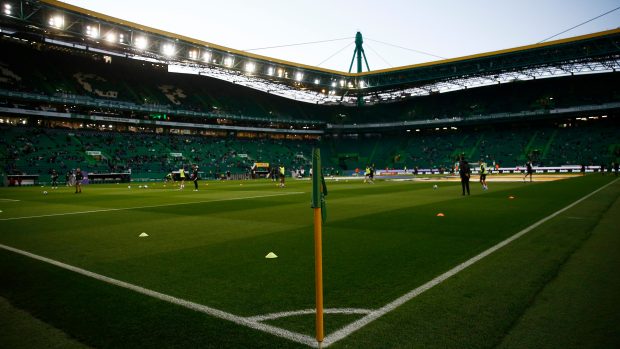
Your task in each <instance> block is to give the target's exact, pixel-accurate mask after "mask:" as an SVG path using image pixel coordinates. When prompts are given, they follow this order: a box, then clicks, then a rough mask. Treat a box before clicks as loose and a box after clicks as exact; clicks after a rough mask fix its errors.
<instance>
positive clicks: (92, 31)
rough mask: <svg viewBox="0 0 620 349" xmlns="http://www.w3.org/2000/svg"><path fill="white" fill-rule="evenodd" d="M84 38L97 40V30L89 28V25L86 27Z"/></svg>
mask: <svg viewBox="0 0 620 349" xmlns="http://www.w3.org/2000/svg"><path fill="white" fill-rule="evenodd" d="M86 36H90V37H91V38H93V39H97V38H98V37H99V29H97V27H91V26H90V25H87V26H86Z"/></svg>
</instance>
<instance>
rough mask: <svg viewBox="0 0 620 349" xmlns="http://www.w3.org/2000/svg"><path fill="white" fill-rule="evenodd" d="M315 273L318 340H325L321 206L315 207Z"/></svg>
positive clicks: (320, 341)
mask: <svg viewBox="0 0 620 349" xmlns="http://www.w3.org/2000/svg"><path fill="white" fill-rule="evenodd" d="M313 210H314V274H315V277H316V283H315V288H316V340H317V342H319V347H320V346H321V343H322V342H323V338H324V334H323V248H322V246H323V244H322V241H321V233H322V232H321V223H322V222H321V207H318V208H314V209H313Z"/></svg>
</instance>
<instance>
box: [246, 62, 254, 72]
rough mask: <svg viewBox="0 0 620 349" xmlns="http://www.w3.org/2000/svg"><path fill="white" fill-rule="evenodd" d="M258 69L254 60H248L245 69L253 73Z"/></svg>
mask: <svg viewBox="0 0 620 349" xmlns="http://www.w3.org/2000/svg"><path fill="white" fill-rule="evenodd" d="M255 70H256V65H255V64H254V63H252V62H248V63H246V64H245V71H246V72H248V73H250V74H252V73H254V71H255Z"/></svg>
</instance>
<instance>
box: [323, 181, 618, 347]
mask: <svg viewBox="0 0 620 349" xmlns="http://www.w3.org/2000/svg"><path fill="white" fill-rule="evenodd" d="M617 181H618V179H615V180H613V181H611V182H609V183H607V184H605V185H603V186H602V187H600V188H598V189H596V190H594V191H593V192H591V193H589V194H587V195H585V196H584V197H582V198H580V199H578V200H576V201H574V202H573V203H571V204H569V205H568V206H566V207H564V208H562V209H560V210H558V211H556V212H554V213H552V214H550V215H549V216H547V217H545V218H542V219H541V220H539V221H537V222H536V223H534V224H532V225H530V226H528V227H527V228H525V229H523V230H521V231H519V232H518V233H516V234H514V235H512V236H511V237H509V238H507V239H505V240H503V241H501V242H500V243H498V244H496V245H494V246H493V247H491V248H489V249H487V250H485V251H484V252H482V253H480V254H478V255H476V256H474V257H472V258H470V259H468V260H467V261H465V262H463V263H461V264H459V265H457V266H456V267H454V268H452V269H450V270H448V271H447V272H445V273H443V274H441V275H439V276H437V277H435V278H434V279H432V280H430V281H428V282H427V283H425V284H424V285H422V286H419V287H417V288H415V289H413V290H411V291H409V292H408V293H406V294H404V295H403V296H401V297H399V298H397V299H396V300H394V301H392V302H390V303H388V304H386V305H384V306H383V307H381V308H379V309H377V310H375V311H373V312H371V313H370V314H368V315H366V316H364V317H362V318H361V319H359V320H357V321H355V322H352V323H351V324H349V325H347V326H345V327H343V328H341V329H339V330H338V331H336V332H334V333H332V334H330V335H328V336H327V337H325V340H324V341H323V347H328V346H329V345H331V344H334V343H336V342H338V341H340V340H342V339H344V338H346V337H348V336H349V335H351V334H352V333H353V332H355V331H357V330H359V329H361V328H362V327H364V326H367V325H368V324H370V323H371V322H373V321H375V320H377V319H378V318H380V317H381V316H383V315H385V314H387V313H389V312H391V311H393V310H395V309H396V308H398V307H400V306H401V305H403V304H404V303H406V302H408V301H410V300H412V299H413V298H415V297H417V296H419V295H420V294H422V293H424V292H426V291H428V290H430V289H431V288H433V287H435V286H437V285H439V284H441V283H442V282H444V281H445V280H447V279H449V278H450V277H452V276H454V275H456V274H458V273H459V272H461V271H463V270H464V269H466V268H468V267H469V266H471V265H473V264H474V263H476V262H478V261H480V260H481V259H483V258H485V257H487V256H489V255H490V254H492V253H494V252H496V251H497V250H499V249H501V248H502V247H504V246H506V245H508V244H510V243H511V242H513V241H514V240H517V239H518V238H520V237H522V236H523V235H525V234H527V233H528V232H530V231H532V230H533V229H535V228H537V227H538V226H540V225H541V224H543V223H545V222H547V221H548V220H550V219H552V218H554V217H556V216H557V215H559V214H561V213H563V212H565V211H566V210H568V209H570V208H572V207H574V206H575V205H577V204H579V203H581V202H582V201H584V200H586V199H588V198H589V197H591V196H592V195H594V194H596V193H598V192H599V191H601V190H603V189H605V188H607V187H609V186H610V185H612V184H614V183H616V182H617Z"/></svg>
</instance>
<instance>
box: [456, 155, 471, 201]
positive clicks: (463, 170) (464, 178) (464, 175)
mask: <svg viewBox="0 0 620 349" xmlns="http://www.w3.org/2000/svg"><path fill="white" fill-rule="evenodd" d="M459 175H460V176H461V188H462V189H463V195H465V191H466V190H467V195H469V177H470V176H471V170H470V169H469V163H467V161H465V160H461V162H460V163H459Z"/></svg>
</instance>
